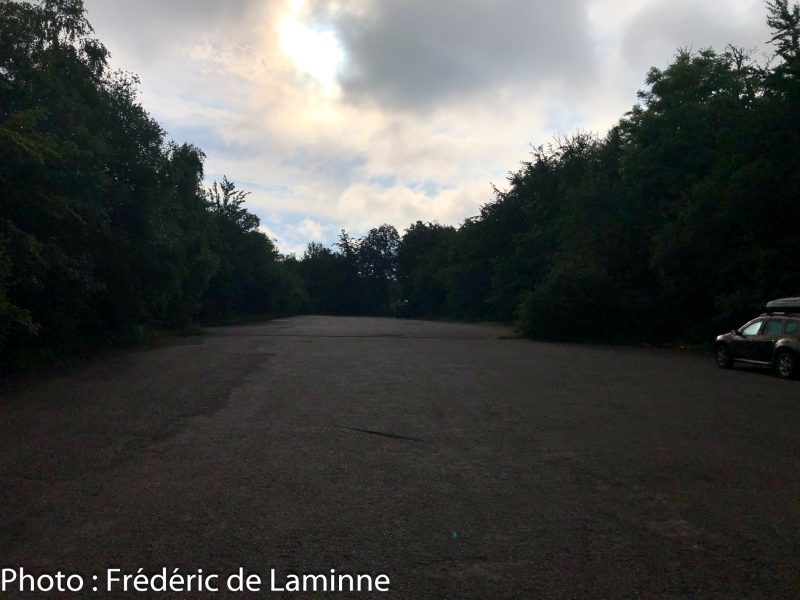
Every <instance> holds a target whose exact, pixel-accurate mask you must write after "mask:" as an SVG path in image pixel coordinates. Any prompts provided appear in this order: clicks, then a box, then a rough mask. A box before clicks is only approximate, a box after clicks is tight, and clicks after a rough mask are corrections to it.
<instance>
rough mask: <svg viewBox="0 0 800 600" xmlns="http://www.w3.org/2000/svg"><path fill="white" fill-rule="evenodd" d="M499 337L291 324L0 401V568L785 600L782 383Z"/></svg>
mask: <svg viewBox="0 0 800 600" xmlns="http://www.w3.org/2000/svg"><path fill="white" fill-rule="evenodd" d="M505 333H506V332H505V331H504V330H502V329H500V328H495V327H489V326H472V325H453V324H439V323H425V322H419V321H395V320H393V319H349V318H327V317H303V318H296V319H290V320H279V321H274V322H271V323H266V324H259V325H248V326H241V327H233V328H222V329H216V330H213V331H211V332H210V334H209V335H207V336H203V337H197V338H187V339H185V340H183V341H182V343H181V344H176V345H171V346H168V347H162V348H159V349H154V350H150V351H142V352H134V353H120V354H115V355H113V356H110V357H103V358H100V359H95V360H93V361H91V362H90V363H89V364H87V365H85V366H82V367H80V368H77V369H74V370H73V371H72V372H70V373H68V374H62V375H60V376H57V377H52V378H50V379H48V380H46V381H42V382H38V383H33V382H29V383H27V384H25V385H16V386H11V388H10V389H9V386H8V385H6V390H5V391H3V392H0V478H1V479H2V482H1V485H0V566H6V567H7V566H24V567H25V568H26V569H27V570H28V571H29V572H33V573H38V572H42V571H47V572H53V571H55V570H57V569H62V570H64V571H68V572H78V573H82V574H84V575H85V576H86V577H87V578H90V577H91V575H92V574H98V573H99V574H101V576H104V573H105V569H106V568H107V567H121V568H124V569H126V570H128V571H130V572H134V573H135V570H136V569H137V568H138V567H144V568H145V569H146V570H150V571H154V570H156V569H159V568H160V567H162V566H168V567H170V569H172V568H174V567H181V569H183V572H184V573H188V572H196V570H197V569H198V568H203V569H204V570H205V572H206V573H208V572H221V573H226V574H227V573H229V572H231V571H234V570H235V569H236V568H238V567H239V566H243V567H245V568H246V569H248V570H249V571H254V572H257V573H262V574H264V573H267V572H268V571H269V569H270V568H275V569H277V572H278V577H279V581H282V579H281V578H283V577H284V576H285V574H286V573H296V572H300V573H307V572H311V573H328V572H330V569H331V568H335V569H337V571H339V572H342V571H346V572H361V573H363V572H366V573H373V574H378V573H386V574H388V575H389V577H390V579H391V590H392V593H391V594H390V595H392V596H395V597H404V598H425V597H429V598H435V597H452V598H470V597H484V598H492V597H497V598H514V597H519V598H526V597H622V596H624V597H637V596H641V597H654V596H656V597H666V598H672V597H693V596H698V597H713V596H726V597H743V596H750V597H767V596H770V597H776V596H785V597H791V596H795V597H796V596H797V594H798V593H799V592H800V382H795V381H791V382H786V381H781V380H779V379H777V378H776V377H774V376H771V375H769V374H766V373H762V372H760V371H753V370H744V369H737V370H736V371H733V372H725V371H720V370H718V369H717V368H716V367H714V366H713V364H712V362H711V360H710V359H706V358H704V357H699V356H694V355H682V354H678V353H674V352H668V351H658V350H638V349H622V348H606V347H587V346H573V345H554V344H541V343H534V342H529V341H522V340H513V339H504V337H503V336H504V334H505ZM265 595H267V596H268V595H269V594H263V593H262V594H260V596H265ZM138 596H139V597H144V596H146V595H141V594H139V595H138ZM190 596H193V595H192V594H190ZM221 596H222V594H220V595H218V596H215V597H221Z"/></svg>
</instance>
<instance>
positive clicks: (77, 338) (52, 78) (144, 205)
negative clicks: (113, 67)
mask: <svg viewBox="0 0 800 600" xmlns="http://www.w3.org/2000/svg"><path fill="white" fill-rule="evenodd" d="M91 35H92V28H91V26H90V25H89V23H88V21H87V20H86V18H85V16H84V8H83V3H82V2H81V1H80V0H44V1H42V2H38V3H35V4H32V3H26V2H12V1H3V2H0V186H2V189H4V190H6V191H7V192H6V193H4V194H2V195H0V371H3V370H7V369H9V368H12V369H13V368H17V367H22V366H25V365H26V364H28V363H30V362H31V361H35V360H37V359H39V358H46V357H49V356H54V355H59V354H65V353H72V352H75V351H80V350H85V349H91V348H92V347H95V346H97V345H99V344H103V343H107V342H114V341H117V340H126V339H131V338H135V337H137V336H139V335H141V334H142V333H143V332H144V331H146V330H147V329H148V328H174V327H182V326H186V325H187V324H189V323H191V322H192V321H193V320H195V319H197V318H203V317H205V318H212V319H221V318H230V317H232V316H235V315H237V314H243V313H246V314H252V313H258V314H264V313H271V312H284V311H286V310H295V309H296V307H298V306H300V305H302V302H303V294H302V292H301V291H300V290H299V288H298V286H299V283H298V278H297V276H296V274H295V275H293V274H292V273H290V272H288V268H286V267H285V263H284V262H283V261H281V260H279V257H278V255H277V252H276V251H275V247H274V245H273V243H272V242H271V240H269V239H268V238H267V237H266V236H265V235H263V234H262V233H260V232H258V231H257V228H258V218H257V217H256V216H255V215H253V214H252V213H250V212H248V211H247V210H246V209H245V208H244V206H243V202H244V199H245V197H246V193H244V192H241V191H237V190H235V186H234V185H233V184H232V183H231V182H229V181H228V180H227V178H223V181H222V184H221V185H220V186H217V184H214V187H213V188H212V189H211V190H210V191H205V190H203V187H202V180H203V160H204V155H203V153H202V151H200V150H199V149H197V148H195V147H193V146H191V145H188V144H184V145H178V144H175V143H172V142H170V143H167V142H165V139H164V131H163V130H162V128H161V127H160V125H159V124H158V123H156V122H155V121H154V120H153V119H152V118H151V117H150V116H149V115H148V114H147V112H146V111H145V110H144V108H143V107H142V106H141V105H140V104H139V103H138V101H137V84H138V80H137V79H136V77H134V76H131V75H129V74H126V73H120V72H111V71H110V70H109V69H108V66H107V59H108V52H107V50H106V49H105V48H104V47H103V45H102V44H101V43H100V42H99V41H98V40H96V39H94V38H92V37H91ZM284 303H285V304H284Z"/></svg>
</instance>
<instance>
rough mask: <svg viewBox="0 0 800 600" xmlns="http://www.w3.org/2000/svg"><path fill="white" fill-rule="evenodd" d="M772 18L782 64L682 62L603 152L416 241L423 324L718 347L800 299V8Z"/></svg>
mask: <svg viewBox="0 0 800 600" xmlns="http://www.w3.org/2000/svg"><path fill="white" fill-rule="evenodd" d="M767 7H768V12H769V15H768V22H769V25H770V26H771V27H772V29H773V31H774V38H773V40H772V41H773V42H774V44H775V50H776V54H775V57H774V59H773V60H772V61H770V63H769V64H767V65H760V64H758V63H757V62H755V61H754V60H752V59H751V58H750V57H749V56H748V54H747V53H746V52H744V51H742V50H740V49H737V48H734V47H729V48H728V49H727V50H725V51H724V52H721V53H718V52H715V51H713V50H709V49H706V50H701V51H699V52H690V51H688V50H682V51H680V52H679V53H678V54H677V56H676V58H675V60H674V61H673V63H672V64H671V65H669V66H668V67H667V68H666V69H664V70H660V69H655V68H654V69H651V70H650V72H649V73H648V75H647V80H646V83H647V87H646V89H645V90H644V91H642V92H640V94H639V99H640V101H639V103H638V104H637V105H636V106H635V107H634V108H633V109H632V110H631V111H630V112H629V113H627V114H626V115H625V116H624V117H623V118H622V119H621V120H620V121H619V123H618V124H617V125H616V126H615V127H613V128H612V129H611V130H610V131H609V132H608V134H607V135H605V136H604V137H602V138H599V137H597V136H595V135H592V134H589V133H584V132H579V133H577V134H574V135H572V136H566V137H562V138H559V139H557V140H556V141H555V142H554V143H553V144H551V145H549V146H547V147H539V148H537V149H536V150H535V151H534V153H533V156H532V159H531V160H530V161H528V162H526V163H524V164H523V166H522V168H520V169H519V170H518V171H516V172H514V173H512V174H510V176H509V185H508V188H507V190H505V191H496V192H495V198H494V200H493V201H492V202H490V203H489V204H487V205H485V206H484V207H483V208H482V209H481V213H480V215H479V216H477V217H475V218H472V219H468V220H467V221H465V222H464V223H463V225H462V226H461V227H460V228H458V229H457V230H454V229H452V228H449V227H442V226H440V225H437V224H424V223H419V222H418V223H416V224H414V225H412V226H411V227H409V228H408V229H407V230H406V232H405V235H404V236H403V237H402V239H401V242H400V245H399V248H398V270H397V282H398V283H399V285H400V286H401V292H400V293H401V294H402V295H403V296H404V297H407V298H409V299H410V300H411V301H412V303H413V305H414V307H415V310H416V312H417V314H422V315H433V316H447V317H451V318H458V319H499V320H505V321H512V320H516V321H517V323H518V326H519V328H520V330H521V331H522V332H523V333H525V334H527V335H530V336H534V337H538V338H544V339H573V340H579V339H593V340H603V341H670V340H693V339H696V340H704V339H708V338H709V336H710V335H712V334H713V333H715V332H719V331H727V330H729V329H730V328H731V327H732V326H734V325H740V324H741V322H743V321H744V320H745V319H747V318H749V317H752V316H753V315H755V314H758V313H759V311H760V309H761V308H762V307H763V303H764V302H765V301H766V300H768V299H771V298H776V297H781V296H789V295H792V296H794V295H800V52H799V44H800V42H799V41H798V40H800V8H798V6H797V5H789V3H788V2H787V1H786V0H777V1H775V2H769V3H768V4H767ZM309 259H312V260H315V255H314V254H311V255H309V256H307V257H306V261H304V262H307V261H309ZM307 268H309V269H310V268H311V267H310V266H308V267H307ZM329 276H330V275H329ZM312 297H313V294H312Z"/></svg>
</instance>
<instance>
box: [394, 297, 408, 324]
mask: <svg viewBox="0 0 800 600" xmlns="http://www.w3.org/2000/svg"><path fill="white" fill-rule="evenodd" d="M394 317H395V319H399V318H401V317H402V318H404V319H409V318H411V303H410V302H409V301H408V300H403V299H398V300H397V302H396V303H395V305H394Z"/></svg>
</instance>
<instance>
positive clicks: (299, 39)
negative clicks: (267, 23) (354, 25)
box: [280, 17, 344, 91]
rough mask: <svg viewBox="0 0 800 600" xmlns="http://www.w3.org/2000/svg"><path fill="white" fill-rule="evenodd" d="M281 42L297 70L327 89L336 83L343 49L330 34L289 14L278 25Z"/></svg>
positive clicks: (342, 57) (342, 58)
mask: <svg viewBox="0 0 800 600" xmlns="http://www.w3.org/2000/svg"><path fill="white" fill-rule="evenodd" d="M280 42H281V49H282V50H283V52H284V53H285V54H286V56H288V57H289V58H290V59H291V60H292V62H293V63H294V65H295V67H296V68H297V69H299V70H300V71H302V72H303V73H305V74H307V75H310V76H311V77H313V78H314V79H315V80H316V81H317V82H319V83H320V85H322V86H323V87H324V88H325V89H326V90H328V91H330V90H331V89H332V88H333V87H334V86H335V83H336V76H337V74H338V71H339V67H340V65H341V64H342V62H343V60H344V51H343V50H342V47H341V44H339V41H338V40H337V39H336V37H335V36H334V35H333V33H331V32H329V31H315V30H313V29H311V28H310V27H307V26H306V25H304V24H303V23H301V22H300V21H298V20H297V19H296V18H295V17H288V18H286V19H284V20H283V21H281V24H280Z"/></svg>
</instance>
